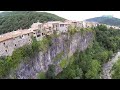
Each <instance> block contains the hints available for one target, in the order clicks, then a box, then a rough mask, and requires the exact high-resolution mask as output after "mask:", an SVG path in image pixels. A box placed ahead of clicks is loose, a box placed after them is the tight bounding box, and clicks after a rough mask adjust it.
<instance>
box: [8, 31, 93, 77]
mask: <svg viewBox="0 0 120 90" xmlns="http://www.w3.org/2000/svg"><path fill="white" fill-rule="evenodd" d="M93 38H94V34H93V32H86V33H85V34H81V33H80V32H78V33H75V34H74V35H70V34H61V35H60V36H59V37H56V38H53V39H52V44H51V46H50V47H49V48H48V49H47V50H46V52H43V51H40V52H39V53H37V54H36V55H35V57H34V58H30V59H29V60H28V61H29V62H24V63H21V64H20V65H19V67H18V68H17V69H16V70H15V71H14V73H13V72H12V73H11V74H10V75H9V78H17V79H36V78H37V74H38V73H40V72H46V71H47V70H48V66H49V65H50V64H53V65H55V68H56V74H58V73H59V72H61V71H62V69H63V65H61V62H62V60H63V59H64V60H67V62H69V57H71V56H72V55H73V54H74V53H75V52H76V51H77V50H78V51H84V50H85V49H87V47H88V46H89V45H90V44H91V42H92V41H93ZM56 57H57V58H56ZM65 58H66V59H65ZM66 66H67V65H64V67H66Z"/></svg>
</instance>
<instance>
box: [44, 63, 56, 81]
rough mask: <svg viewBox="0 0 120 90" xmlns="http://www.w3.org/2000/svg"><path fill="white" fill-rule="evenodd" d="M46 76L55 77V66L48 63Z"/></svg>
mask: <svg viewBox="0 0 120 90" xmlns="http://www.w3.org/2000/svg"><path fill="white" fill-rule="evenodd" d="M46 78H48V79H54V78H55V66H54V65H49V67H48V70H47V72H46Z"/></svg>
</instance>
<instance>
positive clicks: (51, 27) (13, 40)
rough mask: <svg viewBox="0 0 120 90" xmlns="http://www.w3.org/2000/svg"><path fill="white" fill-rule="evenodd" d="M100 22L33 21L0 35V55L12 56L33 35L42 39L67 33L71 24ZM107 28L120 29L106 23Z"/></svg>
mask: <svg viewBox="0 0 120 90" xmlns="http://www.w3.org/2000/svg"><path fill="white" fill-rule="evenodd" d="M98 25H100V23H96V22H87V21H71V20H66V21H64V22H61V21H49V22H46V23H40V22H39V21H38V22H37V23H33V24H32V25H31V27H30V28H29V29H24V30H23V29H18V30H16V31H13V32H9V33H6V34H2V35H0V56H11V55H12V52H13V51H14V50H15V49H17V48H19V47H22V46H24V45H26V44H30V43H31V42H32V38H31V36H33V37H35V38H36V40H37V41H40V40H42V38H43V37H44V36H46V35H51V34H53V33H54V31H56V32H57V33H58V34H59V33H65V32H67V31H68V29H69V26H71V27H73V28H90V27H96V26H98ZM106 26H107V28H111V27H112V28H114V29H120V28H119V27H116V26H109V25H106Z"/></svg>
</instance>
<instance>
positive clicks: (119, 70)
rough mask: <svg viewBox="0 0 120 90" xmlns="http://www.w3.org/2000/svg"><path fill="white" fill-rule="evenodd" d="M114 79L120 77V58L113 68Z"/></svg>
mask: <svg viewBox="0 0 120 90" xmlns="http://www.w3.org/2000/svg"><path fill="white" fill-rule="evenodd" d="M112 79H120V59H119V60H118V61H117V62H116V63H115V65H114V66H113V68H112Z"/></svg>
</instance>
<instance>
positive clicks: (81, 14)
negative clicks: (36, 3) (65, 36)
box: [0, 11, 120, 21]
mask: <svg viewBox="0 0 120 90" xmlns="http://www.w3.org/2000/svg"><path fill="white" fill-rule="evenodd" d="M0 12H6V11H0ZM37 12H48V13H52V14H55V15H58V16H60V17H63V18H65V19H69V20H78V21H83V20H85V19H89V18H94V17H100V16H103V15H112V16H113V17H116V18H120V11H37Z"/></svg>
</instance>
